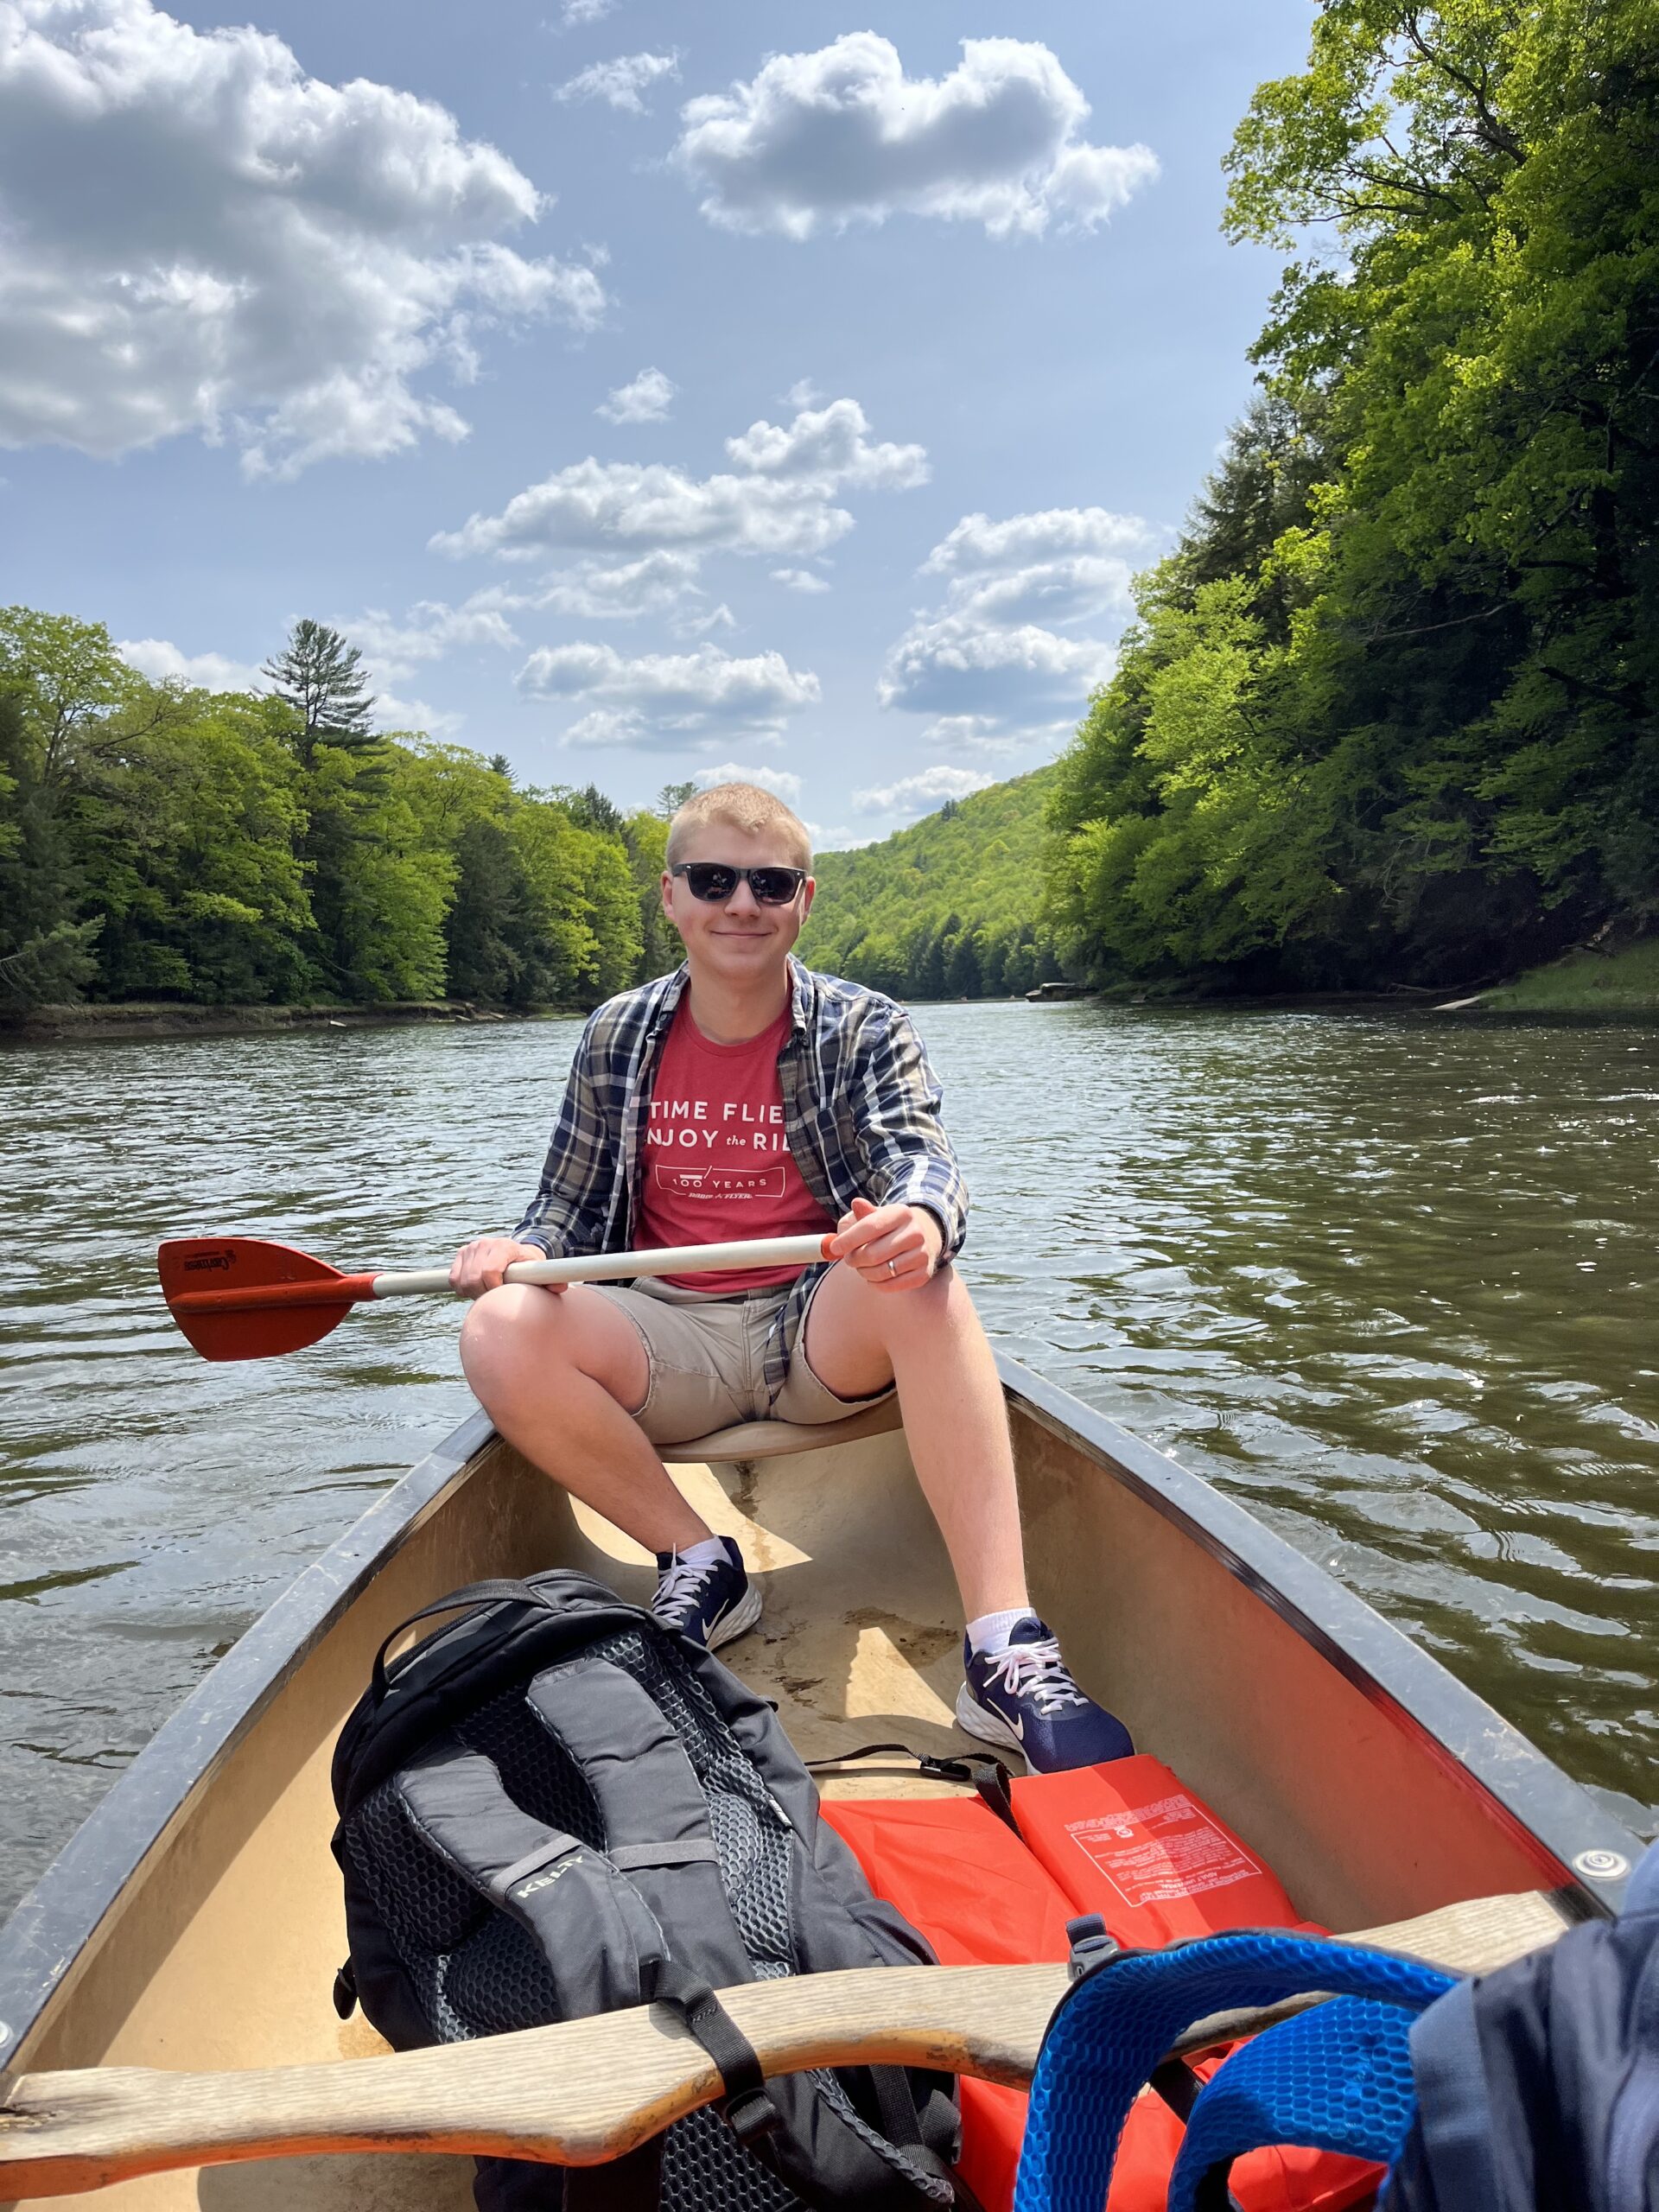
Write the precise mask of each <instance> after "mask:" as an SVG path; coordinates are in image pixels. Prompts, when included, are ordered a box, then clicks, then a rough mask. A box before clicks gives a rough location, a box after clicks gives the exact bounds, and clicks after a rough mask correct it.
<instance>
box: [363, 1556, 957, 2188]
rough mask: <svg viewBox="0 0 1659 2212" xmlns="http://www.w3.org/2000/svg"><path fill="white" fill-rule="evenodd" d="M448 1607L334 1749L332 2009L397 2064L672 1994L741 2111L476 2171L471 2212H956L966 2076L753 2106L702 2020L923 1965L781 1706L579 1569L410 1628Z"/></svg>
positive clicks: (493, 1591) (787, 2093)
mask: <svg viewBox="0 0 1659 2212" xmlns="http://www.w3.org/2000/svg"><path fill="white" fill-rule="evenodd" d="M457 1608H465V1609H466V1610H465V1611H461V1614H460V1617H459V1618H456V1619H455V1620H454V1621H453V1622H452V1623H450V1624H448V1625H447V1626H445V1627H443V1628H442V1629H440V1630H438V1632H437V1633H436V1634H435V1635H433V1636H430V1637H428V1638H426V1640H425V1641H424V1642H423V1643H419V1644H417V1645H416V1646H415V1648H414V1649H412V1650H410V1652H408V1653H406V1654H404V1656H401V1657H400V1658H398V1659H397V1660H395V1661H393V1662H391V1664H390V1665H389V1666H388V1665H386V1664H385V1658H384V1654H385V1647H384V1646H383V1647H382V1654H381V1656H380V1657H379V1658H377V1660H376V1662H375V1669H374V1679H373V1681H372V1685H371V1687H370V1688H369V1690H368V1691H367V1693H366V1694H365V1696H364V1697H363V1699H362V1700H361V1701H360V1702H359V1705H358V1707H356V1709H355V1711H354V1712H353V1714H352V1716H351V1718H350V1719H349V1720H348V1721H347V1722H346V1726H345V1728H344V1729H343V1730H342V1731H341V1733H340V1742H339V1744H338V1745H337V1747H336V1750H335V1753H334V1802H335V1804H336V1806H337V1807H338V1808H339V1811H340V1825H339V1827H338V1829H337V1830H336V1832H335V1835H334V1853H335V1856H336V1857H337V1858H338V1859H339V1860H340V1866H341V1868H342V1870H343V1871H344V1874H345V1878H346V1929H347V1933H348V1936H349V1937H350V1942H351V1960H350V1963H349V1965H348V1966H347V1967H345V1968H343V1969H342V1972H341V1976H340V1983H339V1985H338V1986H337V1989H336V1998H337V2001H338V2002H339V2003H340V2005H341V2008H342V2010H344V2011H346V2012H349V2011H350V2009H351V2005H352V2001H353V1996H355V1998H356V1999H358V2000H359V2001H360V2003H361V2005H362V2006H363V2010H364V2012H365V2014H366V2016H367V2017H368V2018H369V2020H370V2021H371V2022H372V2024H373V2025H374V2026H375V2027H376V2028H378V2030H379V2031H380V2033H381V2034H382V2035H383V2036H385V2038H386V2040H387V2042H388V2043H390V2044H392V2045H393V2047H394V2048H395V2049H397V2050H410V2049H411V2048H414V2047H416V2046H418V2045H422V2044H433V2043H454V2042H459V2041H462V2040H464V2039H467V2038H469V2037H476V2036H488V2035H499V2034H502V2033H505V2032H506V2031H510V2030H512V2029H517V2028H531V2027H539V2026H542V2025H544V2024H547V2023H549V2022H551V2021H556V2020H570V2019H576V2018H582V2017H584V2016H586V2015H588V2014H591V2013H595V2012H609V2011H612V2010H613V2009H615V2008H617V2007H620V2006H624V2005H642V2004H645V2003H648V2002H651V2001H652V2000H656V2001H659V2002H664V2003H667V2004H671V2005H674V2006H675V2007H676V2009H677V2011H678V2012H680V2014H681V2017H682V2018H683V2019H684V2020H685V2022H686V2024H687V2026H688V2027H689V2028H690V2031H691V2032H692V2034H693V2035H695V2036H696V2038H697V2040H698V2041H699V2042H700V2043H702V2045H703V2047H704V2048H705V2050H708V2051H709V2056H711V2057H712V2058H713V2059H714V2061H715V2064H716V2066H717V2067H718V2068H719V2069H720V2071H721V2076H722V2078H723V2080H724V2081H725V2082H726V2085H727V2089H728V2094H727V2096H726V2097H725V2098H724V2099H723V2100H722V2101H721V2105H719V2106H718V2107H709V2108H706V2109H704V2110H703V2111H701V2112H697V2113H692V2114H690V2116H689V2117H688V2118H687V2119H684V2120H679V2121H677V2122H676V2123H675V2125H674V2126H672V2127H671V2128H670V2129H669V2130H668V2131H667V2133H666V2134H665V2135H664V2136H663V2137H662V2138H660V2139H658V2142H657V2143H655V2144H652V2145H648V2146H647V2148H646V2151H645V2152H635V2153H634V2154H633V2155H632V2157H631V2158H627V2159H624V2160H620V2161H618V2162H617V2164H615V2165H613V2166H608V2167H594V2168H588V2169H584V2170H581V2171H574V2170H573V2171H571V2172H569V2173H562V2172H561V2171H560V2169H558V2168H556V2167H554V2166H546V2165H536V2164H529V2163H526V2162H524V2161H509V2160H502V2159H480V2161H479V2178H478V2183H477V2190H476V2193H477V2196H478V2200H479V2202H480V2206H481V2207H483V2208H484V2212H557V2208H559V2207H561V2206H563V2207H564V2208H565V2212H575V2208H576V2207H578V2206H579V2205H581V2206H590V2205H600V2204H603V2205H607V2206H609V2205H616V2206H623V2205H626V2206H628V2207H633V2206H652V2207H654V2206H656V2205H657V2204H658V2202H659V2201H660V2202H661V2204H662V2205H663V2206H664V2207H665V2208H667V2212H790V2208H791V2207H793V2206H795V2205H797V2204H805V2205H808V2206H811V2207H820V2208H823V2212H843V2208H851V2207H853V2206H857V2207H858V2208H860V2212H867V2209H868V2212H922V2208H923V2207H924V2206H925V2205H927V2204H932V2205H935V2206H938V2207H942V2208H943V2207H948V2206H949V2205H950V2204H951V2202H953V2196H954V2190H953V2184H952V2182H951V2180H950V2176H949V2174H948V2172H947V2170H946V2164H947V2162H948V2161H950V2160H951V2159H954V2158H955V2157H956V2154H957V2112H956V2106H955V2102H954V2098H953V2094H952V2091H953V2084H952V2082H950V2077H949V2076H947V2075H938V2074H929V2073H922V2072H918V2071H915V2070H907V2069H899V2068H894V2067H848V2068H843V2069H840V2070H839V2071H837V2072H833V2073H832V2072H829V2071H828V2070H823V2071H819V2072H817V2073H812V2074H804V2075H788V2076H785V2077H783V2078H781V2079H779V2080H776V2081H773V2082H766V2083H764V2084H763V2083H762V2082H761V2078H760V2069H759V2067H758V2066H757V2065H756V2063H755V2061H754V2055H753V2050H751V2049H750V2047H749V2045H748V2044H747V2042H746V2040H745V2039H744V2037H742V2036H741V2033H740V2032H739V2031H738V2029H737V2028H736V2026H735V2024H734V2023H733V2021H732V2020H731V2018H730V2016H729V2015H728V2013H726V2012H724V2011H723V2010H722V2009H721V2007H719V2006H718V2005H715V2004H714V2003H713V2002H712V1999H711V1998H710V1995H709V1992H710V1990H711V1989H718V1988H720V1987H721V1986H729V1985H731V1984H733V1983H737V1982H746V1981H756V1980H772V1979H773V1978H776V1977H781V1976H783V1975H787V1974H811V1973H817V1972H823V1971H826V1970H829V1969H833V1968H836V1967H880V1966H915V1965H917V1964H918V1963H928V1964H931V1963H932V1962H933V1958H932V1953H931V1951H930V1949H929V1948H928V1946H927V1944H926V1943H925V1941H924V1940H923V1938H922V1937H921V1936H918V1934H917V1933H916V1931H915V1929H912V1927H911V1926H910V1925H909V1923H907V1922H906V1921H905V1920H904V1919H903V1918H902V1917H901V1916H900V1915H899V1913H898V1912H896V1911H895V1910H893V1907H892V1906H890V1905H887V1904H883V1903H882V1902H881V1900H880V1899H879V1898H877V1897H874V1895H873V1894H872V1893H871V1891H870V1889H869V1887H868V1884H867V1883H866V1882H865V1879H864V1878H863V1876H862V1874H861V1872H859V1869H858V1866H857V1864H856V1862H855V1859H854V1858H853V1856H852V1853H850V1852H849V1850H848V1848H847V1847H846V1846H845V1845H844V1844H843V1843H842V1840H841V1839H840V1838H839V1837H838V1836H837V1835H836V1834H835V1833H834V1832H833V1830H831V1829H830V1828H829V1827H828V1826H827V1825H825V1824H823V1823H821V1822H820V1821H819V1818H818V1801H817V1790H816V1789H815V1788H814V1786H813V1783H812V1781H811V1778H810V1776H809V1775H808V1774H807V1772H806V1770H805V1769H804V1767H803V1765H802V1764H801V1762H800V1761H799V1759H798V1758H797V1757H796V1755H795V1753H794V1751H792V1750H791V1747H790V1745H789V1742H788V1740H787V1738H785V1734H784V1732H783V1730H782V1729H781V1727H780V1726H779V1724H778V1720H777V1717H776V1715H775V1714H774V1713H772V1709H771V1707H769V1706H768V1705H766V1703H765V1702H764V1701H763V1700H760V1698H757V1697H754V1696H753V1695H752V1694H750V1693H749V1692H748V1691H747V1690H746V1689H745V1688H743V1686H742V1684H741V1682H739V1681H737V1680H736V1678H735V1677H734V1675H731V1674H729V1673H728V1671H727V1669H725V1668H724V1667H722V1666H721V1664H720V1662H719V1661H718V1660H716V1659H714V1658H712V1657H711V1656H709V1653H708V1652H706V1651H704V1650H703V1649H702V1648H701V1647H700V1646H698V1645H696V1644H695V1643H691V1642H690V1640H689V1639H687V1638H685V1637H681V1636H679V1635H677V1634H674V1633H671V1632H668V1631H665V1630H663V1629H661V1628H659V1627H658V1625H657V1624H656V1623H655V1622H654V1621H653V1620H652V1618H651V1616H650V1614H649V1613H646V1612H644V1611H640V1610H639V1608H638V1607H637V1606H633V1605H625V1604H623V1602H622V1601H621V1599H619V1598H618V1597H617V1596H616V1595H615V1594H614V1593H613V1592H612V1591H609V1590H607V1588H606V1587H605V1586H604V1585H603V1584H601V1583H599V1582H595V1581H594V1580H591V1579H590V1578H589V1577H588V1576H587V1575H583V1574H577V1573H569V1572H555V1573H546V1574H538V1575H533V1576H531V1577H530V1578H529V1579H528V1580H525V1581H524V1582H481V1583H476V1584H474V1585H472V1586H469V1587H468V1588H467V1589H464V1590H458V1591H455V1592H453V1593H452V1594H451V1595H450V1596H449V1597H448V1598H446V1599H443V1600H442V1602H441V1603H440V1604H438V1605H429V1606H427V1607H425V1608H423V1611H422V1612H420V1613H417V1614H416V1615H414V1616H413V1618H414V1619H416V1620H420V1619H423V1618H426V1617H427V1616H428V1615H436V1614H439V1613H442V1612H445V1611H455V1610H456V1609H457ZM408 1625H409V1624H408V1623H405V1624H404V1626H405V1627H407V1626H408ZM397 1632H399V1631H394V1634H395V1633H397ZM390 1641H391V1638H388V1642H390Z"/></svg>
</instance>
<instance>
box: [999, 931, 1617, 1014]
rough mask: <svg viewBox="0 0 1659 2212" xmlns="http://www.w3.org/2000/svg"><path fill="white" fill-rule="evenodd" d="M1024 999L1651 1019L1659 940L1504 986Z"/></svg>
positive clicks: (1183, 991)
mask: <svg viewBox="0 0 1659 2212" xmlns="http://www.w3.org/2000/svg"><path fill="white" fill-rule="evenodd" d="M1026 996H1027V999H1029V1000H1031V1001H1034V1002H1037V1003H1042V1002H1046V1001H1056V1000H1059V1001H1064V1000H1084V1001H1088V1002H1089V1003H1090V1004H1092V1005H1096V1006H1133V1007H1140V1006H1145V1007H1210V1008H1212V1009H1216V1010H1220V1009H1223V1008H1225V1009H1227V1010H1229V1011H1230V1012H1233V1013H1239V1014H1257V1013H1264V1012H1268V1013H1270V1012H1280V1011H1282V1012H1285V1013H1296V1012H1306V1011H1308V1010H1310V1009H1313V1008H1330V1009H1333V1010H1339V1009H1344V1008H1347V1009H1351V1010H1352V1011H1354V1012H1356V1013H1370V1012H1374V1011H1376V1009H1378V1008H1381V1007H1422V1008H1426V1009H1432V1010H1433V1012H1435V1013H1437V1014H1465V1013H1475V1012H1479V1013H1483V1014H1611V1015H1620V1016H1624V1015H1636V1016H1643V1015H1652V1016H1654V1017H1656V1018H1659V937H1649V938H1642V939H1641V940H1640V941H1639V942H1638V943H1637V944H1627V945H1625V946H1624V948H1623V949H1622V950H1619V951H1617V952H1599V951H1596V950H1592V949H1589V948H1585V947H1581V948H1580V950H1577V951H1573V952H1568V953H1565V954H1563V956H1562V957H1561V958H1560V959H1559V960H1552V961H1550V962H1549V963H1548V964H1547V965H1546V966H1544V967H1541V968H1529V969H1526V970H1525V971H1524V972H1523V973H1522V974H1521V975H1519V976H1513V977H1511V978H1510V980H1509V981H1508V982H1503V983H1491V984H1486V985H1483V986H1481V987H1479V988H1476V989H1472V990H1471V989H1468V988H1465V989H1464V990H1462V991H1459V990H1458V989H1457V988H1455V987H1448V986H1442V988H1440V989H1439V990H1432V989H1427V988H1424V987H1423V986H1421V985H1420V984H1410V983H1402V984H1397V985H1395V988H1393V989H1391V990H1383V991H1281V992H1275V993H1273V994H1271V995H1262V994H1251V995H1245V994H1243V993H1234V992H1227V991H1217V990H1213V989H1211V990H1204V989H1198V988H1194V986H1193V985H1192V983H1191V982H1180V981H1179V980H1177V979H1174V978H1171V979H1168V980H1166V981H1164V982H1152V983H1128V982H1124V983H1108V984H1105V985H1103V987H1102V988H1100V989H1098V990H1095V989H1091V988H1090V987H1089V986H1088V985H1087V984H1085V983H1046V984H1043V985H1040V986H1039V988H1037V989H1035V990H1032V991H1027V993H1026Z"/></svg>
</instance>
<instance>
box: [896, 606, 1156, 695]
mask: <svg viewBox="0 0 1659 2212" xmlns="http://www.w3.org/2000/svg"><path fill="white" fill-rule="evenodd" d="M1115 651H1116V649H1115V647H1113V646H1112V645H1107V644H1105V643H1104V642H1103V641H1102V640H1101V639H1096V638H1063V637H1061V636H1059V635H1058V632H1055V631H1052V630H1045V629H1043V628H1042V627H1041V626H1039V625H1038V624H1037V623H1034V622H1022V623H1020V624H1019V625H1018V626H1015V627H1013V628H1009V629H1004V628H1001V627H998V626H995V625H994V624H987V623H980V622H977V621H976V620H974V619H973V618H972V617H971V616H968V615H963V614H941V615H937V616H934V617H931V619H925V620H921V621H918V622H913V623H912V625H911V626H910V628H909V629H908V630H906V632H905V634H904V635H903V637H901V638H900V639H899V641H898V643H897V644H896V645H894V646H893V649H892V651H891V652H889V653H888V655H887V663H886V665H885V667H884V668H883V670H882V672H881V677H880V683H879V685H878V687H877V689H878V693H879V696H880V701H881V703H882V705H883V706H884V707H902V708H905V709H908V710H909V711H910V712H912V713H914V714H938V715H958V714H975V715H984V714H986V713H991V714H995V715H998V716H1000V717H1001V718H1003V719H1005V720H1006V719H1007V718H1008V717H1010V716H1017V717H1020V718H1028V717H1029V716H1030V715H1033V713H1034V712H1037V711H1039V710H1040V709H1052V708H1053V707H1055V706H1056V705H1059V704H1064V703H1065V702H1068V701H1075V702H1076V704H1077V711H1078V713H1081V712H1082V710H1083V706H1084V702H1085V701H1086V700H1087V698H1088V696H1089V694H1090V691H1092V690H1094V688H1095V686H1096V684H1098V683H1104V682H1105V680H1106V678H1107V677H1109V675H1110V674H1111V671H1112V664H1113V659H1114V657H1115Z"/></svg>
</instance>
